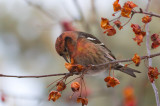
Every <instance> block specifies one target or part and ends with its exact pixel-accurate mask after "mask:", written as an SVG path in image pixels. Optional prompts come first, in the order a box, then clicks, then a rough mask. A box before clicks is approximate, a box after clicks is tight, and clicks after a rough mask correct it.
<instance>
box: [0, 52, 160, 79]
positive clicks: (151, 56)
mask: <svg viewBox="0 0 160 106" xmlns="http://www.w3.org/2000/svg"><path fill="white" fill-rule="evenodd" d="M156 56H160V53H155V54H151V55H149V56H148V55H147V56H141V57H140V58H141V60H144V59H149V58H153V57H156ZM130 61H132V59H131V58H130V59H123V60H115V61H111V62H107V63H104V64H99V65H91V67H99V66H105V65H109V64H114V63H119V62H130ZM87 68H90V66H88V67H86V70H87ZM79 74H81V73H80V72H74V73H70V72H68V73H58V74H48V75H32V76H18V75H5V74H0V77H14V78H44V77H53V76H66V77H69V76H73V75H79Z"/></svg>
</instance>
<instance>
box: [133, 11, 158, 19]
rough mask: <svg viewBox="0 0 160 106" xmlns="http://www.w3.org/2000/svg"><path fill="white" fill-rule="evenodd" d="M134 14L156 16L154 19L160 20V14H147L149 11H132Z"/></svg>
mask: <svg viewBox="0 0 160 106" xmlns="http://www.w3.org/2000/svg"><path fill="white" fill-rule="evenodd" d="M132 12H133V13H135V14H136V13H137V14H146V15H150V16H154V17H158V18H160V15H159V14H156V13H151V12H147V11H142V9H140V11H135V10H132Z"/></svg>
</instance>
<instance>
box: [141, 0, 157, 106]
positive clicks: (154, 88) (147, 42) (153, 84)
mask: <svg viewBox="0 0 160 106" xmlns="http://www.w3.org/2000/svg"><path fill="white" fill-rule="evenodd" d="M150 2H151V0H148V3H147V6H146V9H145V11H146V12H148V9H149V6H150ZM141 12H143V11H141ZM145 30H146V48H147V54H148V56H149V55H151V51H150V45H149V40H150V35H149V23H147V24H146V27H145ZM148 65H149V66H152V58H149V59H148ZM151 85H152V88H153V90H154V94H155V98H156V103H157V106H160V104H159V95H158V90H157V87H156V85H155V82H153V83H151Z"/></svg>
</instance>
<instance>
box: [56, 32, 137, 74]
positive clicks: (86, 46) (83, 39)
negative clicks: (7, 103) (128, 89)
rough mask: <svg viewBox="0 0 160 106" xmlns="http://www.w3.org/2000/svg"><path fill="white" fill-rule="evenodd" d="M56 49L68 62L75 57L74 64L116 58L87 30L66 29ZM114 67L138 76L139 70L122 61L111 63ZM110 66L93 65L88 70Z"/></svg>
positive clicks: (103, 61) (102, 69)
mask: <svg viewBox="0 0 160 106" xmlns="http://www.w3.org/2000/svg"><path fill="white" fill-rule="evenodd" d="M55 47H56V51H57V53H58V54H59V55H60V56H62V57H63V58H64V59H65V60H66V61H67V62H69V60H70V61H71V59H73V61H74V64H80V65H82V66H89V65H99V64H103V63H107V62H110V61H114V60H116V58H115V56H114V55H113V54H112V53H111V51H110V50H109V49H108V48H107V47H106V46H105V45H104V44H103V43H101V42H100V41H99V40H98V39H97V38H96V37H94V36H93V35H91V34H88V33H85V32H78V31H66V32H64V33H62V34H61V35H60V36H59V37H58V38H57V40H56V45H55ZM111 68H112V69H115V70H119V71H121V72H124V73H126V74H128V75H131V76H132V77H136V75H135V74H134V72H136V73H140V72H139V71H137V70H134V69H131V68H129V67H124V65H123V64H121V63H115V64H112V65H111ZM108 69H109V66H107V65H105V66H99V67H93V68H91V69H90V70H87V73H88V74H95V73H99V72H101V71H105V70H108Z"/></svg>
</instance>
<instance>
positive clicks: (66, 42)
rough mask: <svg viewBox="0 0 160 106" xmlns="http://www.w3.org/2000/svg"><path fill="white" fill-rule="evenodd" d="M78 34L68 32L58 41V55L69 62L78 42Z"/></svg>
mask: <svg viewBox="0 0 160 106" xmlns="http://www.w3.org/2000/svg"><path fill="white" fill-rule="evenodd" d="M77 38H78V36H77V33H76V32H74V31H66V32H64V33H62V34H61V35H60V36H59V37H58V38H57V40H56V44H55V48H56V51H57V53H58V54H59V55H60V56H62V57H63V58H64V59H65V60H66V61H67V62H69V61H68V57H70V55H71V53H72V52H73V49H74V47H75V45H76V41H77Z"/></svg>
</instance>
